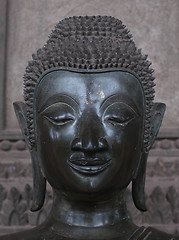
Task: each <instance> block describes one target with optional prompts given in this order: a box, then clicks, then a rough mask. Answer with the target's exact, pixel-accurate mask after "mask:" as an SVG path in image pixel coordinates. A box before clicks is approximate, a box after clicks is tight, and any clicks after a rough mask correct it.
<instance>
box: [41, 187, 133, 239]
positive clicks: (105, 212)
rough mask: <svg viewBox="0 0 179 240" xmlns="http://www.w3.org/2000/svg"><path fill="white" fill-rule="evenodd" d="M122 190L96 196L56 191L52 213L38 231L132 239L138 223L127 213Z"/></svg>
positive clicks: (82, 236) (55, 235) (69, 235)
mask: <svg viewBox="0 0 179 240" xmlns="http://www.w3.org/2000/svg"><path fill="white" fill-rule="evenodd" d="M123 194H124V193H123V192H113V193H111V194H110V193H106V194H104V195H102V194H100V196H98V198H97V197H96V196H94V195H93V194H90V195H89V194H88V195H87V196H84V195H80V194H76V193H75V194H73V193H67V192H66V193H62V192H59V191H54V200H53V206H52V210H51V213H50V215H49V217H48V218H47V220H46V221H45V222H44V223H43V224H42V225H40V226H39V229H40V230H39V231H40V232H43V233H44V234H46V235H48V234H50V236H51V237H52V236H53V237H54V239H56V237H57V236H58V237H59V236H60V237H62V238H61V239H63V237H65V239H97V237H98V238H100V239H108V240H111V239H123V240H125V239H129V238H130V236H131V235H132V234H133V233H134V232H135V231H136V229H137V226H136V225H134V224H133V223H132V221H131V220H130V217H129V216H128V214H127V210H126V205H125V202H124V200H123ZM46 235H45V236H46ZM89 236H90V238H89ZM49 238H50V237H49Z"/></svg>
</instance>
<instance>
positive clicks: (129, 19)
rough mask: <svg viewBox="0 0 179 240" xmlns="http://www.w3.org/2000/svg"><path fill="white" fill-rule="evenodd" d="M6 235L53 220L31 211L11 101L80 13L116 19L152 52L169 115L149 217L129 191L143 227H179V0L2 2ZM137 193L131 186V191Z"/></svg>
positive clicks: (1, 229)
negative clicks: (37, 57)
mask: <svg viewBox="0 0 179 240" xmlns="http://www.w3.org/2000/svg"><path fill="white" fill-rule="evenodd" d="M0 4H1V6H0V43H1V44H0V234H5V233H9V232H14V231H21V230H23V229H27V228H30V227H32V226H34V225H36V224H38V223H40V222H41V221H43V219H44V218H45V217H46V215H47V214H48V211H49V209H50V207H49V206H50V205H51V201H52V194H51V190H50V187H49V186H48V191H47V192H48V194H47V198H46V202H45V206H44V208H43V209H42V210H41V211H39V212H37V213H31V212H30V211H29V208H30V204H31V197H32V169H31V162H30V156H29V153H28V151H27V148H26V145H25V143H24V140H23V138H22V135H21V133H20V131H19V128H18V123H17V120H16V118H15V114H14V111H13V108H12V102H14V101H19V100H23V96H22V78H23V74H24V69H25V67H26V65H27V61H28V60H30V59H31V54H32V53H33V52H35V51H36V50H37V49H38V48H40V47H42V46H43V44H44V42H45V41H46V40H47V37H48V34H49V33H50V31H51V30H52V29H53V27H54V24H55V23H57V22H58V21H59V20H61V19H63V18H65V17H69V16H73V15H112V16H114V17H117V18H119V19H121V20H122V21H123V22H124V23H125V24H126V25H127V27H128V28H129V29H130V30H131V32H132V34H133V36H134V39H135V41H136V43H137V46H138V47H139V48H142V50H143V52H144V53H147V54H148V55H149V59H150V60H151V61H152V62H153V67H154V68H155V70H156V71H155V76H156V83H157V86H156V101H161V102H165V103H166V105H167V111H166V115H165V120H164V122H163V125H162V130H161V132H160V134H159V137H158V139H157V141H156V143H155V145H154V147H153V149H152V151H151V153H150V157H149V161H148V167H147V182H146V195H147V206H148V212H147V213H140V212H139V211H137V210H136V209H135V207H134V206H133V204H132V201H131V194H130V190H129V191H128V192H127V195H126V197H127V199H128V205H129V211H130V213H131V215H132V217H133V219H134V221H135V222H136V224H138V225H152V226H155V227H158V228H160V229H165V230H166V231H168V232H172V233H176V232H177V229H179V184H178V183H179V127H178V124H179V118H177V116H178V115H179V107H178V106H179V104H178V98H179V84H178V75H179V68H178V62H179V61H178V60H179V44H178V39H179V24H178V20H179V14H178V11H179V1H178V0H170V1H169V0H157V1H156V0H150V1H148V0H125V1H124V0H110V1H109V0H90V1H86V0H73V1H68V0H51V1H48V0H38V1H36V0H13V1H8V0H0ZM129 189H130V188H129Z"/></svg>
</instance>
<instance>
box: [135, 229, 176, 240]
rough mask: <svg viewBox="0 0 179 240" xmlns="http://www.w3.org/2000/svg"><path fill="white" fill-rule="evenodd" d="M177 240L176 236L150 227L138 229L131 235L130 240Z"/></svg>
mask: <svg viewBox="0 0 179 240" xmlns="http://www.w3.org/2000/svg"><path fill="white" fill-rule="evenodd" d="M144 239H145V240H179V237H178V236H174V235H171V234H167V233H165V232H161V231H159V230H157V229H155V228H152V227H147V228H145V227H140V228H138V229H137V230H136V231H135V233H134V234H133V235H132V237H131V238H130V240H144Z"/></svg>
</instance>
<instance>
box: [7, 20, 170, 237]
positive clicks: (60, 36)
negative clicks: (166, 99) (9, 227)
mask: <svg viewBox="0 0 179 240" xmlns="http://www.w3.org/2000/svg"><path fill="white" fill-rule="evenodd" d="M32 57H33V60H32V61H30V62H29V64H28V67H27V68H26V74H25V75H24V99H25V103H20V102H16V103H14V108H15V111H16V115H17V118H18V120H19V123H20V126H21V129H22V133H23V135H24V138H25V141H26V143H27V145H28V147H29V150H30V152H31V158H32V165H33V170H34V176H33V178H34V193H33V205H32V209H31V210H32V211H37V210H39V209H40V208H41V207H42V206H43V203H44V198H45V191H46V180H47V181H48V182H49V183H50V185H51V186H52V188H53V190H54V200H53V206H52V210H51V213H50V215H49V216H48V218H47V220H46V221H45V222H44V223H43V224H41V225H40V226H39V227H37V228H34V229H33V230H29V231H27V232H24V233H22V234H20V235H16V236H17V237H19V236H20V237H21V238H23V239H29V238H28V237H29V236H30V239H31V240H32V239H34V240H35V239H53V240H57V239H69V240H72V239H75V240H79V239H91V240H97V239H106V240H112V239H116V240H117V239H118V240H119V239H121V240H129V239H136V240H137V239H151V240H152V239H166V238H165V237H170V236H169V235H165V234H163V233H161V232H158V231H157V230H153V229H151V228H146V229H145V228H143V227H142V228H139V227H137V226H136V225H135V224H133V223H132V221H131V219H130V217H129V216H128V213H127V211H126V206H125V200H124V198H123V195H124V191H125V189H126V187H127V186H128V184H129V183H130V182H131V181H132V195H133V200H134V203H135V205H136V207H137V208H138V209H140V210H143V211H145V210H146V208H145V198H144V186H145V169H146V161H147V156H148V152H149V150H150V148H151V146H152V144H153V142H154V141H155V137H156V135H157V133H158V131H159V128H160V125H161V122H162V119H163V115H164V112H165V105H164V104H162V103H154V102H153V99H154V89H153V87H154V85H155V84H154V83H153V80H154V77H153V76H152V73H153V69H151V68H150V65H151V63H150V62H149V61H148V60H147V56H146V55H142V53H141V50H140V49H137V48H136V46H135V43H134V41H133V39H132V36H131V34H129V31H128V30H127V28H126V27H125V25H123V23H122V22H121V21H120V20H118V19H115V18H113V17H106V16H97V17H95V16H93V17H88V16H86V17H72V18H68V19H64V20H62V21H60V22H59V23H58V24H57V25H56V27H55V30H54V31H53V32H52V33H51V35H50V37H49V40H48V41H47V43H46V44H45V45H44V47H43V48H41V49H39V50H38V51H37V54H34V55H33V56H32ZM16 236H15V237H16ZM148 237H149V238H148ZM5 239H8V240H9V239H11V236H10V237H8V236H7V238H5ZM15 239H18V238H15ZM167 239H169V238H167Z"/></svg>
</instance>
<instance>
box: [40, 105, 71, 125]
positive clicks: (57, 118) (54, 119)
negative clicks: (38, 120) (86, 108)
mask: <svg viewBox="0 0 179 240" xmlns="http://www.w3.org/2000/svg"><path fill="white" fill-rule="evenodd" d="M41 114H42V115H43V116H44V117H45V118H46V119H47V120H48V121H50V122H51V123H53V124H55V125H58V126H61V125H65V124H68V123H72V122H73V121H74V120H75V110H74V109H73V108H72V107H71V106H70V105H68V104H66V103H55V104H52V105H51V106H49V107H47V108H46V109H45V110H44V111H43V112H41Z"/></svg>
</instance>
